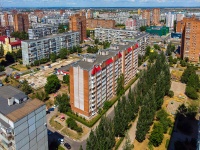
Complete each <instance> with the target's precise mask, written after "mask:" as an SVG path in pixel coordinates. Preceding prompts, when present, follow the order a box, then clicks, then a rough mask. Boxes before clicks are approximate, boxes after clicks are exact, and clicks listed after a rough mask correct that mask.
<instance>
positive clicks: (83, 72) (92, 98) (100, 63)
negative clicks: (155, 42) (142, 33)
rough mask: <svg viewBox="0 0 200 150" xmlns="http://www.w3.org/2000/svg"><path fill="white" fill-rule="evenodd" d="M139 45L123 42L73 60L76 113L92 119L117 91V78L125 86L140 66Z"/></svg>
mask: <svg viewBox="0 0 200 150" xmlns="http://www.w3.org/2000/svg"><path fill="white" fill-rule="evenodd" d="M138 50H139V47H138V44H137V43H135V42H121V43H119V44H115V45H111V47H110V48H109V49H104V50H99V51H98V53H97V54H93V55H89V54H88V55H86V56H85V57H84V58H83V60H81V61H78V62H76V63H73V64H72V65H71V67H70V69H69V73H70V104H71V108H72V110H73V111H74V112H75V113H78V114H79V115H82V116H84V117H86V118H88V119H89V118H90V117H91V116H93V115H95V114H96V113H97V112H98V110H99V108H101V107H102V106H103V104H104V102H105V101H106V100H109V99H111V98H112V97H113V96H114V95H115V94H116V88H117V79H118V77H119V76H120V75H121V74H123V75H124V82H125V85H126V84H127V83H128V82H129V81H130V80H131V79H132V78H133V77H134V76H135V75H136V73H137V69H138Z"/></svg>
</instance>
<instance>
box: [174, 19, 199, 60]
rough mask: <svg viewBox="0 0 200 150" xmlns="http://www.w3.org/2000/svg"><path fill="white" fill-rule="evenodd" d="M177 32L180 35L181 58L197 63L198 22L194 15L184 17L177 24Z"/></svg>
mask: <svg viewBox="0 0 200 150" xmlns="http://www.w3.org/2000/svg"><path fill="white" fill-rule="evenodd" d="M177 32H181V33H182V39H181V57H182V58H185V57H188V58H189V60H190V61H191V62H199V54H200V20H199V18H196V17H195V16H194V15H193V16H192V17H184V18H183V20H182V21H179V22H177Z"/></svg>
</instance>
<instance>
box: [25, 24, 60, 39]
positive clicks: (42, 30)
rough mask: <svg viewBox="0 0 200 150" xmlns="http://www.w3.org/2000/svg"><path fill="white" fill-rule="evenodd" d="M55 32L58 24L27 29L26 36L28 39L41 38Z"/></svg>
mask: <svg viewBox="0 0 200 150" xmlns="http://www.w3.org/2000/svg"><path fill="white" fill-rule="evenodd" d="M57 33H58V26H56V25H55V26H45V27H38V28H32V29H28V37H29V39H30V40H31V39H38V38H42V37H45V36H48V35H52V34H57Z"/></svg>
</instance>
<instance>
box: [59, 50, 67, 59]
mask: <svg viewBox="0 0 200 150" xmlns="http://www.w3.org/2000/svg"><path fill="white" fill-rule="evenodd" d="M67 55H68V50H67V49H66V48H61V49H60V51H59V57H60V58H61V59H66V58H67Z"/></svg>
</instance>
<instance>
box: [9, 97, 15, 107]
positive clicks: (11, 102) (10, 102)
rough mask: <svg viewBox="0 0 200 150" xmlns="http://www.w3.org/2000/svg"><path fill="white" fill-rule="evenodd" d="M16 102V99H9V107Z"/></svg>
mask: <svg viewBox="0 0 200 150" xmlns="http://www.w3.org/2000/svg"><path fill="white" fill-rule="evenodd" d="M14 101H15V99H14V97H10V98H8V106H11V105H13V104H14Z"/></svg>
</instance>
